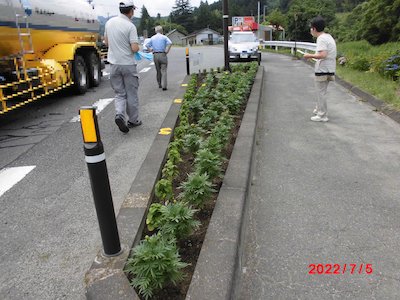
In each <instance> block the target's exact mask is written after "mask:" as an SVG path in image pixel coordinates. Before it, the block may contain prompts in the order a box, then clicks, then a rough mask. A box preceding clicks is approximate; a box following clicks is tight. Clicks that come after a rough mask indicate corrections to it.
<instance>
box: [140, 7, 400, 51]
mask: <svg viewBox="0 0 400 300" xmlns="http://www.w3.org/2000/svg"><path fill="white" fill-rule="evenodd" d="M258 2H260V15H261V16H260V17H261V20H265V22H264V24H266V25H268V24H271V25H274V26H282V27H283V28H285V31H286V33H287V35H286V38H287V39H289V40H294V39H297V40H302V41H311V40H312V37H311V36H310V34H309V22H310V20H311V19H312V18H313V17H314V16H316V15H321V16H323V17H324V18H325V20H326V21H327V30H328V31H329V32H330V33H332V35H334V36H335V39H337V40H338V41H340V42H348V41H357V40H366V41H368V42H369V43H370V44H372V45H380V44H384V43H387V42H395V41H400V18H399V16H400V0H336V1H332V0H262V1H257V0H230V1H229V0H228V7H229V15H230V16H255V17H256V19H257V16H258ZM264 12H265V16H264ZM141 13H142V18H141V20H140V23H139V26H138V31H139V32H143V30H147V32H148V34H149V35H151V34H152V33H153V30H154V29H153V28H154V26H155V25H158V24H161V25H163V26H164V27H165V28H167V29H168V30H172V29H178V30H180V31H181V32H183V33H185V34H188V33H191V32H194V31H197V30H200V29H203V28H206V27H209V28H211V29H214V30H216V31H218V32H221V33H222V0H220V1H217V2H214V3H211V4H208V2H207V1H201V2H200V5H199V7H192V6H191V4H190V0H176V1H175V6H174V7H173V9H172V11H171V13H170V15H169V16H168V17H161V16H160V15H159V14H158V15H157V16H156V17H151V16H150V15H149V13H148V12H147V9H146V8H145V6H143V7H142V11H141Z"/></svg>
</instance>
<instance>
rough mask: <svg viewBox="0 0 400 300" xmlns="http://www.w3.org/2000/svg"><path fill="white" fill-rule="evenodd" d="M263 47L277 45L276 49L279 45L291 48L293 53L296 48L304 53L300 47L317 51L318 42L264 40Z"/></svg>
mask: <svg viewBox="0 0 400 300" xmlns="http://www.w3.org/2000/svg"><path fill="white" fill-rule="evenodd" d="M260 46H261V47H262V48H264V49H265V47H267V46H269V47H275V50H278V49H279V47H284V48H291V51H292V54H294V49H296V50H297V51H298V52H300V53H304V52H303V51H299V50H298V49H302V50H308V51H315V49H316V47H317V44H316V43H309V42H291V41H264V42H262V43H261V44H260Z"/></svg>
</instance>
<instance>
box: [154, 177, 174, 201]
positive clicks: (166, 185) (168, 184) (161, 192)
mask: <svg viewBox="0 0 400 300" xmlns="http://www.w3.org/2000/svg"><path fill="white" fill-rule="evenodd" d="M155 194H156V196H157V198H158V199H160V200H171V199H172V197H173V192H172V181H171V180H168V179H161V180H159V181H158V182H157V184H156V187H155Z"/></svg>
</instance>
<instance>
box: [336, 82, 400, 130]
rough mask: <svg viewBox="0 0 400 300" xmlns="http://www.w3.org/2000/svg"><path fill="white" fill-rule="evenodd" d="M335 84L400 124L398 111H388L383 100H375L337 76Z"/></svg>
mask: <svg viewBox="0 0 400 300" xmlns="http://www.w3.org/2000/svg"><path fill="white" fill-rule="evenodd" d="M336 82H337V83H338V84H340V85H341V86H343V87H344V88H345V89H347V90H349V91H350V92H351V93H353V94H354V95H356V96H358V97H360V98H361V99H362V100H363V101H366V102H368V103H369V104H371V105H372V106H374V107H375V108H376V109H377V110H378V111H380V112H382V113H384V114H385V115H387V116H388V117H389V118H391V119H393V120H394V121H396V122H397V123H400V111H396V110H393V109H390V107H389V105H387V104H386V103H385V102H384V101H383V100H381V99H379V98H376V97H375V96H372V95H370V94H368V93H367V92H364V91H363V90H361V89H359V88H358V87H356V86H354V85H352V84H351V83H349V82H347V81H344V80H343V79H342V78H340V77H338V76H336Z"/></svg>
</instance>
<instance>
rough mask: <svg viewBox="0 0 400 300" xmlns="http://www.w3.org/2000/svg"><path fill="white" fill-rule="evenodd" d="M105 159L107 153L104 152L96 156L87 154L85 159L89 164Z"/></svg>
mask: <svg viewBox="0 0 400 300" xmlns="http://www.w3.org/2000/svg"><path fill="white" fill-rule="evenodd" d="M103 160H106V155H105V154H104V153H102V154H99V155H94V156H87V155H85V161H86V162H87V163H88V164H96V163H99V162H101V161H103Z"/></svg>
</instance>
